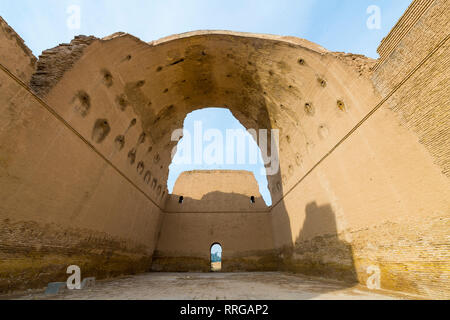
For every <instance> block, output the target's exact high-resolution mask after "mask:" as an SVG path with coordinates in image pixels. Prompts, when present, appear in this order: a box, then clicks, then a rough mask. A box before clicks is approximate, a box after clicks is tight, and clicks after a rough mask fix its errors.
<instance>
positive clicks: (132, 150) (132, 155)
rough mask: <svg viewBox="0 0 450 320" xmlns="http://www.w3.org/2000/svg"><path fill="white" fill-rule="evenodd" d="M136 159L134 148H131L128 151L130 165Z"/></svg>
mask: <svg viewBox="0 0 450 320" xmlns="http://www.w3.org/2000/svg"><path fill="white" fill-rule="evenodd" d="M135 161H136V149H135V148H133V149H131V150H130V152H128V162H129V163H130V164H131V165H132V164H134V162H135Z"/></svg>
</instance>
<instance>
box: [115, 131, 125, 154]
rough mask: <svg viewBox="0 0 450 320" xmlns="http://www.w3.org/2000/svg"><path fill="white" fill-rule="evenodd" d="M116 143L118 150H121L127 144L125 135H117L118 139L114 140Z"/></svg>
mask: <svg viewBox="0 0 450 320" xmlns="http://www.w3.org/2000/svg"><path fill="white" fill-rule="evenodd" d="M114 144H115V146H116V150H117V151H121V150H122V149H123V147H124V146H125V136H123V135H120V136H117V137H116V140H114Z"/></svg>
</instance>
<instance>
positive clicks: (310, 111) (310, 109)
mask: <svg viewBox="0 0 450 320" xmlns="http://www.w3.org/2000/svg"><path fill="white" fill-rule="evenodd" d="M305 112H306V114H307V115H308V116H313V115H314V114H315V113H316V110H315V109H314V106H313V104H312V102H307V103H305Z"/></svg>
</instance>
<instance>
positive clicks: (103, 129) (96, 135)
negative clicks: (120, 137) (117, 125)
mask: <svg viewBox="0 0 450 320" xmlns="http://www.w3.org/2000/svg"><path fill="white" fill-rule="evenodd" d="M110 131H111V127H110V126H109V123H108V120H106V119H98V120H97V121H96V122H95V125H94V129H93V130H92V140H93V141H94V142H96V143H102V142H103V140H105V138H106V137H107V136H108V134H109V132H110Z"/></svg>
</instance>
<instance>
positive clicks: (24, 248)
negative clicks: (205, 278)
mask: <svg viewBox="0 0 450 320" xmlns="http://www.w3.org/2000/svg"><path fill="white" fill-rule="evenodd" d="M449 34H450V1H448V0H415V1H413V2H412V4H411V5H410V7H409V8H408V9H407V11H406V12H405V14H404V15H403V17H402V18H401V19H400V20H399V22H398V23H397V25H396V26H395V27H394V28H393V29H392V31H391V32H390V33H389V34H388V35H387V36H386V37H385V38H384V40H383V41H382V43H381V44H380V47H379V53H380V58H379V59H378V60H373V59H369V58H366V57H364V56H361V55H354V54H347V53H339V52H330V51H328V50H327V49H325V48H323V47H321V46H319V45H316V44H314V43H311V42H309V41H307V40H303V39H298V38H294V37H281V36H269V35H260V34H248V33H237V32H229V31H197V32H190V33H184V34H179V35H174V36H170V37H167V38H164V39H160V40H157V41H153V42H150V43H147V42H144V41H141V40H140V39H138V38H136V37H134V36H132V35H130V34H126V33H116V34H113V35H111V36H109V37H107V38H103V39H99V38H96V37H93V36H89V37H87V36H78V37H76V38H75V39H74V40H73V41H72V42H71V43H70V44H63V45H60V46H58V47H56V48H53V49H49V50H47V51H44V52H43V53H42V55H41V56H40V57H39V59H36V58H35V57H34V56H33V54H32V53H31V51H30V50H29V49H28V48H27V47H26V46H25V44H24V42H23V40H22V39H21V38H20V37H19V36H18V35H17V34H16V33H15V32H14V30H13V29H12V28H11V27H9V26H8V24H7V23H6V22H5V21H4V20H0V291H1V292H9V291H12V290H18V289H24V288H35V287H37V288H39V287H43V286H45V284H47V283H48V282H54V281H65V279H66V277H67V275H66V268H67V266H68V265H72V264H76V265H79V266H80V267H81V269H82V270H83V277H88V276H89V277H96V278H97V279H102V278H106V277H113V276H117V275H124V274H136V273H140V272H147V271H151V270H153V271H209V248H210V246H211V244H212V243H214V242H219V243H220V244H221V245H222V246H223V271H226V272H233V271H275V270H276V271H289V272H295V273H302V274H309V275H319V276H322V277H328V278H333V279H339V280H343V281H346V282H348V283H349V284H352V283H358V282H359V283H361V284H366V281H367V279H368V277H369V276H370V275H371V273H370V270H371V269H370V267H371V266H375V267H376V268H379V270H380V274H381V288H383V289H389V290H396V291H400V292H407V293H412V294H417V295H421V296H425V297H429V298H449V297H450V90H449V86H450V42H449ZM211 106H214V107H223V108H228V109H229V110H230V111H231V112H232V113H233V115H234V116H235V117H236V118H237V119H238V120H239V121H240V122H241V123H242V124H243V125H244V126H245V127H246V128H252V129H256V130H258V129H279V130H280V144H279V159H280V171H279V173H278V174H277V175H273V176H270V175H269V176H268V177H267V178H268V183H269V190H270V193H271V196H272V199H273V204H272V205H271V206H270V207H267V206H266V205H265V203H264V201H263V200H262V199H261V195H260V194H259V192H258V188H257V183H256V181H255V178H254V177H253V175H252V174H249V173H247V172H229V171H210V172H189V173H184V174H183V175H181V176H180V178H179V180H178V181H177V183H176V186H175V190H174V192H173V194H169V193H168V191H167V187H166V185H167V178H168V168H169V165H170V163H171V151H172V149H173V147H174V146H175V143H174V142H172V141H171V134H172V131H173V130H174V129H177V128H182V127H183V121H184V119H185V117H186V115H187V114H188V113H190V112H192V111H194V110H196V109H201V108H205V107H211ZM272 151H273V148H272ZM251 196H254V197H255V203H252V201H250V197H251ZM180 197H183V201H182V203H180V201H179V200H180Z"/></svg>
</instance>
